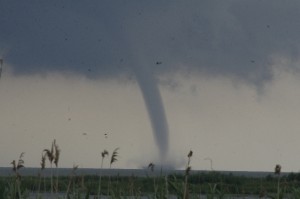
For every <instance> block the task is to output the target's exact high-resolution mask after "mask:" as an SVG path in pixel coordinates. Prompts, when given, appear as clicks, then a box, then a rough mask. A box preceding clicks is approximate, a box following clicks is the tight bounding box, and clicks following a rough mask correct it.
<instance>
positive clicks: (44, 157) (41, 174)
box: [37, 153, 46, 198]
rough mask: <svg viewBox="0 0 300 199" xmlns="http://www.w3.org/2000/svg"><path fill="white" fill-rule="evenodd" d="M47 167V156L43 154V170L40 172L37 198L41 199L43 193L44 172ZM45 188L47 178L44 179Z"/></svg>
mask: <svg viewBox="0 0 300 199" xmlns="http://www.w3.org/2000/svg"><path fill="white" fill-rule="evenodd" d="M45 167H46V154H45V153H42V159H41V170H40V172H39V185H38V192H37V198H40V197H41V196H40V192H41V183H42V178H43V170H44V169H45ZM44 186H45V178H44Z"/></svg>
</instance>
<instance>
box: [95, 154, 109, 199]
mask: <svg viewBox="0 0 300 199" xmlns="http://www.w3.org/2000/svg"><path fill="white" fill-rule="evenodd" d="M105 156H108V151H107V150H104V151H103V152H102V153H101V157H102V158H101V167H100V171H99V186H98V194H97V197H98V199H99V198H100V197H101V178H102V169H103V162H104V158H105Z"/></svg>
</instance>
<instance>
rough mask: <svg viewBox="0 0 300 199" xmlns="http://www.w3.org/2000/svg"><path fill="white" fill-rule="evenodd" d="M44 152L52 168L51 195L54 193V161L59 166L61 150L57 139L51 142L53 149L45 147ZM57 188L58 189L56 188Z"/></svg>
mask: <svg viewBox="0 0 300 199" xmlns="http://www.w3.org/2000/svg"><path fill="white" fill-rule="evenodd" d="M44 152H45V153H46V156H47V158H48V160H49V162H50V168H51V196H52V195H53V166H52V164H53V161H54V164H55V166H56V171H57V166H58V160H59V155H60V150H59V148H58V145H56V140H55V139H54V140H53V142H52V144H51V149H44ZM57 183H58V175H57ZM56 190H57V189H56Z"/></svg>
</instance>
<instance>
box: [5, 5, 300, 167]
mask: <svg viewBox="0 0 300 199" xmlns="http://www.w3.org/2000/svg"><path fill="white" fill-rule="evenodd" d="M0 28H1V31H0V58H1V59H3V60H4V62H3V70H2V75H1V79H0V102H1V103H0V128H1V130H0V135H1V139H0V156H1V158H0V166H10V165H9V163H10V162H11V161H12V160H13V159H16V158H18V156H19V154H20V153H21V152H25V156H24V160H25V166H28V167H29V166H32V167H39V163H40V159H41V153H42V151H43V149H45V148H49V147H50V146H51V142H52V141H53V139H56V141H57V143H58V145H59V146H60V148H61V151H62V153H61V160H60V162H59V164H60V167H72V166H73V164H78V165H79V166H80V167H99V165H100V161H101V152H102V151H103V150H104V149H107V150H108V151H109V152H112V150H113V149H114V148H116V147H120V151H119V153H120V157H119V161H118V162H117V163H116V164H115V165H114V166H115V167H117V168H140V167H143V166H147V165H148V164H149V163H150V162H157V164H159V162H160V158H162V157H163V158H165V159H166V162H167V163H168V164H171V165H173V166H174V167H176V168H183V167H184V166H185V162H186V159H187V154H188V152H189V150H193V152H194V155H193V159H192V162H191V165H192V168H193V169H210V162H209V161H208V159H212V160H213V168H214V169H216V170H263V171H273V169H274V167H275V165H276V164H281V165H282V170H283V171H299V170H300V161H298V158H297V157H298V154H299V152H300V145H299V144H298V142H299V140H300V122H299V119H300V90H299V86H300V74H299V69H300V65H299V64H300V61H299V55H300V53H299V47H300V2H299V1H298V0H290V1H280V0H273V1H265V0H251V1H250V0H247V1H246V0H225V1H222V2H221V1H214V0H206V1H205V0H200V1H199V0H191V1H176V0H172V1H163V2H160V1H141V0H132V1H121V0H120V1H117V0H115V1H108V0H103V1H98V0H91V1H89V3H88V4H87V3H82V1H79V0H78V1H77V0H63V1H62V0H53V1H43V2H41V1H37V0H29V1H26V2H25V1H24V2H23V1H11V0H2V1H1V2H0ZM106 133H107V137H106V136H105V134H106ZM161 154H163V156H162V155H161ZM107 163H108V162H107ZM107 163H106V166H108V165H107Z"/></svg>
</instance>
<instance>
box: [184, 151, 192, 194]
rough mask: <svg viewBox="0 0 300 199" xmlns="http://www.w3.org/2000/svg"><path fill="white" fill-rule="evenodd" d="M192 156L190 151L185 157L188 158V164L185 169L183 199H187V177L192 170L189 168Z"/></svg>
mask: <svg viewBox="0 0 300 199" xmlns="http://www.w3.org/2000/svg"><path fill="white" fill-rule="evenodd" d="M192 156H193V151H192V150H190V152H189V153H188V155H187V157H188V163H187V165H186V169H185V180H184V192H183V199H187V198H188V176H189V174H190V171H191V169H192V167H191V166H190V163H191V158H192Z"/></svg>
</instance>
